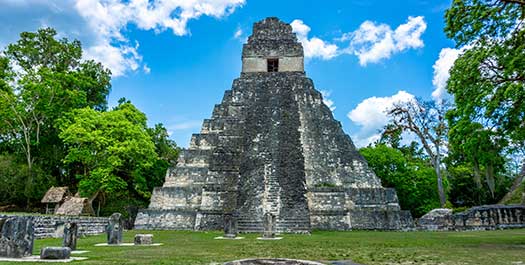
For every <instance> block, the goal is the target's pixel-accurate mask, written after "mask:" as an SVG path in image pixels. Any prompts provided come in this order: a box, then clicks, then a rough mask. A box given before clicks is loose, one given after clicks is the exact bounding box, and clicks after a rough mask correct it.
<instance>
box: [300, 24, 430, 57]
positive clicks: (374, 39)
mask: <svg viewBox="0 0 525 265" xmlns="http://www.w3.org/2000/svg"><path fill="white" fill-rule="evenodd" d="M291 25H292V29H293V32H294V33H295V34H296V35H297V38H298V39H299V41H300V42H301V43H302V44H303V48H304V55H305V57H306V58H321V59H323V60H329V59H332V58H334V57H336V56H339V55H341V54H353V55H355V56H357V57H358V58H359V64H360V65H361V66H366V65H367V64H369V63H378V62H380V61H381V60H383V59H388V58H390V57H391V56H392V55H393V54H396V53H399V52H402V51H405V50H408V49H417V48H422V47H424V46H425V44H424V42H423V40H422V39H421V36H422V35H423V33H424V32H425V30H426V28H427V24H426V22H425V19H424V17H422V16H418V17H408V19H407V22H406V23H405V24H401V25H399V26H398V27H397V28H396V29H395V30H392V28H391V27H390V26H389V25H387V24H378V23H376V22H372V21H368V20H367V21H365V22H363V23H362V24H361V25H360V26H359V28H358V29H357V30H355V31H353V32H349V33H345V34H343V35H342V36H341V37H339V38H336V39H335V40H337V41H339V42H348V47H347V48H343V49H342V48H341V47H339V46H338V45H336V44H333V43H329V42H328V41H326V40H322V39H320V38H317V37H312V38H308V34H309V33H310V30H311V28H310V27H309V26H308V25H306V24H305V23H304V22H303V21H302V20H300V19H295V20H294V21H292V23H291Z"/></svg>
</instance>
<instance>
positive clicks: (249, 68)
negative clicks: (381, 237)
mask: <svg viewBox="0 0 525 265" xmlns="http://www.w3.org/2000/svg"><path fill="white" fill-rule="evenodd" d="M266 213H271V214H273V215H274V216H275V217H276V228H277V231H278V232H291V233H306V232H309V231H311V230H312V229H331V230H350V229H383V230H397V229H402V228H404V227H405V226H407V225H410V223H411V217H410V214H409V213H408V212H407V211H402V210H401V209H400V207H399V204H398V199H397V195H396V192H395V190H394V189H389V188H383V187H382V186H381V181H380V179H379V178H378V177H377V176H376V175H375V174H374V173H373V172H372V171H371V170H370V169H369V168H368V166H367V162H366V161H365V160H364V158H363V157H362V156H361V155H360V154H359V152H358V151H357V149H356V147H355V146H354V144H353V143H352V140H351V139H350V137H349V136H348V135H346V134H345V133H344V132H343V129H342V127H341V124H340V123H339V122H338V121H336V120H335V119H334V117H333V115H332V112H331V111H330V109H329V108H328V107H327V106H326V105H325V104H324V103H323V100H322V96H321V93H320V92H319V91H317V90H315V88H314V84H313V81H312V80H311V79H310V78H308V77H307V76H306V74H305V72H304V54H303V47H302V45H301V43H299V42H298V41H297V37H296V36H295V34H294V33H292V27H291V26H290V25H289V24H286V23H284V22H281V21H280V20H279V19H277V18H266V19H264V20H262V21H260V22H257V23H255V25H254V26H253V33H252V35H251V36H250V37H249V39H248V42H247V43H246V44H244V47H243V51H242V73H241V75H240V77H239V78H237V79H235V80H234V81H233V85H232V88H231V90H227V91H226V92H225V93H224V98H223V99H222V102H221V103H220V104H218V105H215V107H214V109H213V113H212V116H211V118H210V119H206V120H204V122H203V125H202V129H201V131H200V133H197V134H193V136H192V138H191V142H190V145H189V148H188V149H186V150H183V151H182V152H181V155H180V158H179V161H178V164H177V166H176V167H175V168H172V169H170V170H168V173H167V175H166V180H165V183H164V186H163V187H159V188H155V190H154V191H153V195H152V198H151V203H150V205H149V208H148V209H143V210H140V212H139V214H138V215H137V219H136V221H135V228H136V229H181V230H209V229H217V230H220V229H222V227H223V218H224V215H225V214H232V215H233V216H235V218H236V220H237V227H238V230H239V232H261V231H262V230H263V217H264V215H265V214H266Z"/></svg>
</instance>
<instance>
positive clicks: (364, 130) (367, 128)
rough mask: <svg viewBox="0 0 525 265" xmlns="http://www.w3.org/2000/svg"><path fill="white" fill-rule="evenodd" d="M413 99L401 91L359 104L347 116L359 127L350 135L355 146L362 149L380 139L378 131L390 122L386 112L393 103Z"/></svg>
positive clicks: (368, 99)
mask: <svg viewBox="0 0 525 265" xmlns="http://www.w3.org/2000/svg"><path fill="white" fill-rule="evenodd" d="M414 99H415V97H414V95H412V94H410V93H408V92H406V91H403V90H401V91H399V92H397V94H395V95H392V96H390V97H371V98H367V99H365V100H363V101H362V102H361V103H359V104H358V105H357V106H356V107H355V108H354V109H353V110H351V111H350V112H349V113H348V114H347V117H348V118H349V119H350V120H351V121H352V122H354V123H355V124H356V125H358V126H360V129H359V131H358V132H357V133H356V134H354V135H352V139H353V140H354V141H355V144H356V146H358V147H363V146H366V145H368V144H370V143H372V142H374V141H376V140H378V139H379V137H380V133H379V130H381V129H382V128H383V127H384V126H385V125H387V124H388V123H389V121H390V119H389V117H388V116H387V111H388V110H389V109H390V108H392V107H393V105H394V104H395V103H398V102H407V101H411V100H414Z"/></svg>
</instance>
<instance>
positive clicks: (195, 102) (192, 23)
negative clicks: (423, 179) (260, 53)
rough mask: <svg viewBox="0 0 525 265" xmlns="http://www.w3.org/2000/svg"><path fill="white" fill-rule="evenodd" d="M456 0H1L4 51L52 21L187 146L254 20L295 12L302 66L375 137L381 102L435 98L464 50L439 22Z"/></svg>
mask: <svg viewBox="0 0 525 265" xmlns="http://www.w3.org/2000/svg"><path fill="white" fill-rule="evenodd" d="M450 3H451V0H428V1H424V0H405V1H387V0H368V1H365V0H331V1H318V0H292V1H288V0H287V1H284V0H171V1H170V0H163V1H161V0H149V1H148V0H60V1H53V0H0V25H1V26H0V50H2V49H3V48H4V47H5V46H6V45H7V44H9V43H13V42H15V41H16V40H17V39H18V36H19V34H20V32H23V31H36V30H37V29H38V28H41V27H53V28H55V29H56V30H57V31H58V33H59V36H60V37H65V38H68V39H78V40H80V41H81V42H82V45H83V50H84V53H83V57H84V58H85V59H95V60H97V61H99V62H102V63H103V64H104V65H105V66H106V67H108V68H109V69H110V70H111V71H112V73H113V77H112V91H111V93H110V95H109V99H108V101H109V105H110V106H115V105H117V102H118V100H119V99H120V98H122V97H125V98H126V99H128V100H131V102H132V103H133V104H134V105H135V106H137V107H138V108H139V109H140V110H141V111H143V112H144V113H146V115H147V117H148V123H149V125H150V126H153V125H154V124H156V123H162V124H164V126H165V127H166V128H167V129H168V131H169V133H170V137H171V138H172V139H173V140H175V141H176V142H177V144H178V145H179V146H182V147H187V146H188V144H189V140H190V137H191V134H192V133H198V132H199V131H200V127H201V125H202V121H203V119H206V118H209V117H210V116H211V112H212V110H213V106H214V104H218V103H220V101H221V99H222V97H223V95H224V91H225V90H227V89H230V88H231V85H232V82H233V79H235V78H237V77H239V75H240V72H241V51H242V44H243V43H244V42H245V41H246V38H247V37H248V36H249V35H250V34H251V30H252V25H253V23H255V22H257V21H259V20H262V19H264V18H265V17H269V16H276V17H278V18H280V19H281V20H282V21H284V22H287V23H290V24H291V25H292V27H293V30H294V32H295V33H296V35H297V37H298V39H299V41H300V42H301V43H302V44H303V47H304V50H305V57H306V58H305V71H306V74H307V76H308V77H310V78H312V79H313V81H314V85H315V87H316V89H317V90H319V91H321V92H322V93H323V96H324V101H325V103H326V104H327V105H328V106H329V107H330V108H331V109H332V111H333V114H334V117H335V118H336V119H337V120H339V121H341V123H342V125H343V129H344V130H345V132H346V133H347V134H349V135H350V136H351V137H352V139H353V141H354V143H355V144H356V145H357V146H359V147H362V146H366V145H368V144H369V143H372V142H373V141H375V140H377V139H378V137H379V131H380V130H381V128H382V127H383V126H384V125H386V124H387V123H388V121H389V119H388V117H387V115H386V113H385V111H386V110H388V109H389V108H390V107H391V106H392V105H393V104H394V103H396V102H399V101H408V100H413V99H414V98H415V97H419V98H422V99H425V100H441V99H443V98H447V97H449V95H448V94H447V93H446V92H445V89H444V88H445V85H446V81H447V79H448V77H449V74H448V71H449V69H450V67H451V66H452V65H453V63H454V60H455V59H456V58H457V57H458V56H459V54H460V53H461V49H456V47H455V44H454V43H453V42H452V41H451V40H449V39H447V37H446V36H445V34H444V32H443V28H444V18H443V17H444V13H445V10H446V9H447V8H448V7H449V6H450Z"/></svg>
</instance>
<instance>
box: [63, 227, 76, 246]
mask: <svg viewBox="0 0 525 265" xmlns="http://www.w3.org/2000/svg"><path fill="white" fill-rule="evenodd" d="M77 238H78V225H77V223H67V224H66V225H65V226H64V240H63V241H62V246H63V247H68V248H70V249H71V250H76V249H77Z"/></svg>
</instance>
